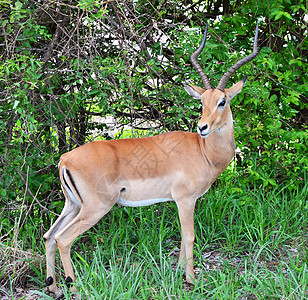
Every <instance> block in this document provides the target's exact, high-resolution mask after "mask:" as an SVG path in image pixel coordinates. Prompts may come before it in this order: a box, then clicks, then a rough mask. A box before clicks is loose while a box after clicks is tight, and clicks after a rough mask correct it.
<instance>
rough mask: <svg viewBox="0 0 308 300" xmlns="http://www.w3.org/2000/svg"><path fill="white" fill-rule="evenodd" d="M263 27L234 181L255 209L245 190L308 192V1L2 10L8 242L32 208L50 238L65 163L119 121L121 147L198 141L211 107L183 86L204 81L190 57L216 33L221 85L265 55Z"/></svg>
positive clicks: (227, 179) (0, 106)
mask: <svg viewBox="0 0 308 300" xmlns="http://www.w3.org/2000/svg"><path fill="white" fill-rule="evenodd" d="M256 20H259V41H258V44H259V50H260V52H259V55H258V56H257V58H256V59H255V60H253V61H252V62H250V63H249V64H247V65H246V66H244V67H242V68H241V69H240V70H239V71H237V72H236V74H234V75H233V76H232V78H231V79H230V81H229V83H228V86H227V87H229V86H230V85H231V84H232V83H234V82H237V81H238V80H240V79H242V78H243V76H244V75H247V76H248V80H247V82H246V85H245V87H244V89H243V91H242V93H241V94H239V95H238V96H237V97H236V98H235V99H234V100H232V110H233V114H234V120H235V138H236V141H237V146H238V151H237V155H236V157H235V160H234V162H233V163H232V167H230V168H229V169H228V170H227V171H226V172H225V173H224V174H223V176H222V177H221V179H220V180H222V181H223V182H224V185H225V188H226V189H229V191H230V193H237V194H238V196H239V197H240V198H241V199H246V198H247V197H248V196H247V194H246V191H245V192H244V189H243V188H242V187H244V186H245V187H247V186H251V187H266V188H267V189H269V190H271V189H273V188H275V187H276V186H278V185H285V186H286V187H287V189H289V190H293V189H298V188H299V187H301V186H303V185H304V184H305V182H307V181H306V174H307V165H308V160H307V143H308V134H307V121H308V101H307V100H308V99H307V89H308V87H307V57H308V51H307V44H308V41H307V38H306V39H305V37H307V11H306V7H305V1H304V0H293V1H284V0H267V1H237V0H236V1H232V0H223V1H220V0H205V1H185V0H182V1H181V0H180V1H178V0H176V1H163V0H161V1H152V0H138V1H117V0H115V1H112V0H111V1H98V0H80V1H69V0H68V1H50V0H48V1H46V0H42V1H40V2H38V1H32V0H20V1H11V0H0V130H1V133H0V199H1V200H0V217H1V225H0V238H1V241H5V240H7V239H10V238H11V237H12V236H13V234H14V232H12V228H13V227H14V224H16V222H17V221H18V220H17V221H16V215H17V214H18V212H20V211H21V210H24V211H25V212H26V217H27V218H30V219H31V224H29V225H28V226H35V227H36V229H37V240H41V237H42V234H43V232H45V231H46V229H47V227H48V226H49V224H50V222H51V221H52V220H50V218H54V216H55V215H54V214H57V213H59V212H60V210H61V207H62V206H63V197H62V195H61V193H60V192H59V189H60V185H59V180H58V176H57V164H58V160H59V157H60V155H61V154H63V153H64V152H66V151H68V150H70V149H73V148H75V147H76V146H79V145H82V144H84V143H85V142H88V141H90V140H93V139H97V138H100V139H110V138H111V137H110V134H109V132H108V130H107V129H108V126H109V125H108V124H106V116H112V117H113V118H114V120H115V122H116V129H117V131H118V134H117V135H116V138H123V137H127V136H134V137H136V136H139V135H153V134H156V133H159V132H163V131H171V130H185V131H195V129H196V122H197V121H198V118H199V116H200V103H199V101H198V100H194V99H191V98H190V97H189V96H188V95H187V94H186V92H185V91H184V89H183V87H182V84H183V83H195V84H197V85H201V84H202V83H201V79H200V78H199V76H198V74H197V73H196V71H195V70H193V69H192V67H191V65H190V61H189V56H190V54H191V53H192V52H193V51H194V50H195V49H196V47H198V45H199V43H200V41H201V36H202V32H203V30H204V28H205V25H206V24H207V23H208V24H209V31H208V38H207V43H206V47H205V50H204V53H203V54H202V55H200V63H201V64H202V65H203V67H204V70H205V72H206V74H207V75H208V76H209V78H210V80H211V84H212V85H213V86H216V85H217V83H218V81H219V79H220V77H221V76H222V74H223V73H224V72H225V71H226V70H227V69H228V68H229V67H230V66H231V65H232V64H234V63H235V62H236V61H237V60H239V59H240V58H242V57H244V56H246V55H248V54H250V53H251V51H252V42H253V36H254V29H255V26H256ZM99 117H103V118H99ZM124 125H129V126H130V128H132V131H130V133H129V131H128V130H127V127H125V126H124ZM235 182H236V184H235ZM244 193H245V194H244ZM245 197H246V198H245ZM19 221H20V220H19ZM21 221H23V220H21ZM24 234H25V235H26V233H24Z"/></svg>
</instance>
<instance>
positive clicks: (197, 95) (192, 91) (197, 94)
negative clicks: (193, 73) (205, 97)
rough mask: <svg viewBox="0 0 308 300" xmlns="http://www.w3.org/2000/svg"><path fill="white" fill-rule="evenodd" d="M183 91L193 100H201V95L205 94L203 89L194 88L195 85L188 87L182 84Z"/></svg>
mask: <svg viewBox="0 0 308 300" xmlns="http://www.w3.org/2000/svg"><path fill="white" fill-rule="evenodd" d="M184 89H185V90H186V92H187V93H188V95H190V96H191V97H193V98H194V99H201V95H202V94H203V93H204V92H205V89H203V88H201V87H199V86H195V85H188V84H184Z"/></svg>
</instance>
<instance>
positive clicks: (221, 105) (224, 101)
mask: <svg viewBox="0 0 308 300" xmlns="http://www.w3.org/2000/svg"><path fill="white" fill-rule="evenodd" d="M225 104H226V100H222V101H221V102H220V103H219V104H218V106H220V107H224V106H225Z"/></svg>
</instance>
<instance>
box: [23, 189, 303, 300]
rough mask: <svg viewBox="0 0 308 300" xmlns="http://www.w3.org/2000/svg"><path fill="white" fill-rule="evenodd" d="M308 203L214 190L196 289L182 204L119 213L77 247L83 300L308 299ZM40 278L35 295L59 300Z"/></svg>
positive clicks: (198, 251)
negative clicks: (184, 263) (186, 256)
mask: <svg viewBox="0 0 308 300" xmlns="http://www.w3.org/2000/svg"><path fill="white" fill-rule="evenodd" d="M307 195H308V184H306V185H305V186H304V187H303V188H301V189H299V190H293V191H289V190H288V188H287V187H281V186H280V187H277V188H276V189H274V190H271V191H267V190H266V188H260V189H259V188H258V189H257V188H255V189H252V190H251V189H249V190H248V189H247V190H246V191H244V193H235V192H233V193H231V192H229V191H223V187H221V186H218V187H216V188H215V189H212V190H210V191H209V192H208V193H207V194H206V196H205V198H204V199H200V200H198V202H197V205H196V211H195V231H196V240H195V245H194V256H195V258H194V261H195V272H196V275H197V278H198V282H197V284H196V285H195V286H190V285H188V284H187V283H186V282H185V280H184V279H183V270H182V269H181V268H178V266H177V259H178V254H179V247H180V240H181V237H180V226H179V221H178V218H177V208H176V205H175V204H174V203H163V204H160V205H153V206H150V207H143V208H122V207H114V208H113V210H112V211H111V212H110V213H109V214H108V215H106V216H105V217H104V218H103V219H102V220H101V222H99V224H98V225H97V226H95V227H94V228H93V229H91V230H90V231H89V232H87V233H86V234H84V235H82V236H81V237H80V238H78V240H77V241H76V242H75V244H74V245H73V247H72V260H73V264H74V267H75V271H76V277H77V280H76V286H77V288H78V290H79V291H80V295H81V299H308V265H307V264H308V251H307V250H308V248H307V247H308V242H307V236H308V235H307V225H308V202H307V198H308V197H307ZM21 231H22V229H21ZM32 238H33V239H34V237H32ZM28 243H29V245H33V241H31V239H30V240H29V241H28ZM36 247H37V246H36ZM40 247H42V249H41V251H42V252H41V253H42V254H43V252H44V248H43V244H41V246H40ZM58 265H59V266H60V267H61V264H60V263H58ZM35 270H36V276H32V280H33V282H34V283H33V284H34V287H35V288H36V289H37V290H39V291H40V295H41V296H42V297H43V298H44V299H52V298H49V297H50V296H48V295H47V294H45V292H44V289H43V284H42V283H43V282H44V280H45V271H44V270H38V269H35ZM59 272H60V273H61V272H62V271H61V270H59ZM60 278H61V279H62V280H63V275H62V277H61V276H60ZM61 279H60V280H61ZM60 285H62V289H63V293H64V299H69V298H70V295H69V291H68V290H67V288H66V287H65V284H64V282H63V281H62V283H61V281H60Z"/></svg>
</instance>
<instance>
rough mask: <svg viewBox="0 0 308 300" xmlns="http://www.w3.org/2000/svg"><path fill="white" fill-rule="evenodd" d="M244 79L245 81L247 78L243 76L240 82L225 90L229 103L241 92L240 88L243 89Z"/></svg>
mask: <svg viewBox="0 0 308 300" xmlns="http://www.w3.org/2000/svg"><path fill="white" fill-rule="evenodd" d="M246 79H247V76H245V77H244V78H243V79H242V80H241V81H239V82H238V83H235V84H233V85H232V86H231V87H230V88H228V89H225V93H226V95H227V97H228V100H229V101H230V100H231V99H232V98H233V97H234V96H235V95H236V94H238V93H239V92H240V91H241V90H242V88H243V86H244V84H245V81H246Z"/></svg>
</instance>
